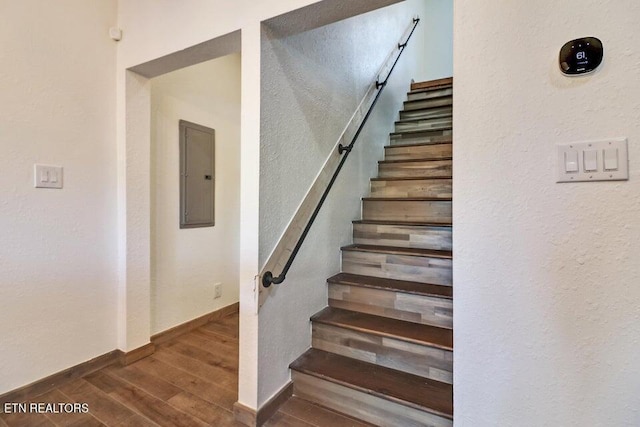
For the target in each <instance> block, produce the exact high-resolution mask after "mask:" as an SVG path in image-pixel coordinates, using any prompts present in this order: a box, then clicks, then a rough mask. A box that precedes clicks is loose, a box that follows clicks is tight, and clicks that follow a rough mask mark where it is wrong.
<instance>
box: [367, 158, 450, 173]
mask: <svg viewBox="0 0 640 427" xmlns="http://www.w3.org/2000/svg"><path fill="white" fill-rule="evenodd" d="M452 174H453V162H452V161H451V159H446V158H443V159H409V160H390V161H381V162H379V163H378V178H432V177H442V176H449V177H450V176H452Z"/></svg>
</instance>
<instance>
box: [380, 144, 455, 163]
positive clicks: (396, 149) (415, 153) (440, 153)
mask: <svg viewBox="0 0 640 427" xmlns="http://www.w3.org/2000/svg"><path fill="white" fill-rule="evenodd" d="M452 154H453V144H452V143H451V142H449V141H447V142H438V143H432V144H412V145H388V146H386V147H384V159H385V160H386V161H390V160H412V159H416V158H418V159H451V158H452Z"/></svg>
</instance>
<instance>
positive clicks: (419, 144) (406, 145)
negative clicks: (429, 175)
mask: <svg viewBox="0 0 640 427" xmlns="http://www.w3.org/2000/svg"><path fill="white" fill-rule="evenodd" d="M439 144H453V140H452V139H451V135H444V136H443V137H442V140H441V141H427V142H409V143H397V144H393V145H385V147H384V149H385V150H392V149H394V148H411V147H427V146H429V145H439Z"/></svg>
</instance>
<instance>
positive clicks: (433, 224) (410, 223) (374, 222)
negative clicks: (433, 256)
mask: <svg viewBox="0 0 640 427" xmlns="http://www.w3.org/2000/svg"><path fill="white" fill-rule="evenodd" d="M352 222H353V224H371V225H397V226H401V227H449V228H451V227H452V226H453V224H452V223H451V222H448V223H446V222H417V221H380V220H366V219H358V220H354V221H352Z"/></svg>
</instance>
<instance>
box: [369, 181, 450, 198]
mask: <svg viewBox="0 0 640 427" xmlns="http://www.w3.org/2000/svg"><path fill="white" fill-rule="evenodd" d="M451 192H452V184H451V180H450V179H417V180H413V179H411V180H401V181H371V196H372V197H451Z"/></svg>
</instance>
